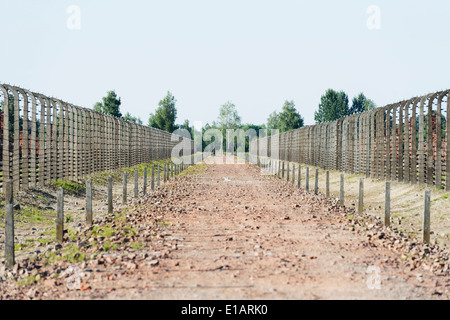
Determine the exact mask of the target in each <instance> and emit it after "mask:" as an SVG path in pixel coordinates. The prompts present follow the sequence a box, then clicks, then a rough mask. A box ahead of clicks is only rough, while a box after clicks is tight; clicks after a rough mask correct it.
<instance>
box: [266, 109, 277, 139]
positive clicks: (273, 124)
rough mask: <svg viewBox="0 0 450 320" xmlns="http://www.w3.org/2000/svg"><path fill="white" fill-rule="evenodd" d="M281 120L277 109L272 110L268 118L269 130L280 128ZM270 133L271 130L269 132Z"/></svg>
mask: <svg viewBox="0 0 450 320" xmlns="http://www.w3.org/2000/svg"><path fill="white" fill-rule="evenodd" d="M279 126H280V120H279V118H278V113H277V112H276V111H274V112H272V113H271V114H270V115H269V118H268V119H267V130H276V129H279ZM268 133H269V134H270V132H268Z"/></svg>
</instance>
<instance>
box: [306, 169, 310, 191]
mask: <svg viewBox="0 0 450 320" xmlns="http://www.w3.org/2000/svg"><path fill="white" fill-rule="evenodd" d="M305 189H306V191H309V167H306V181H305Z"/></svg>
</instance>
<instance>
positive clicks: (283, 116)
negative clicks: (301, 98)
mask: <svg viewBox="0 0 450 320" xmlns="http://www.w3.org/2000/svg"><path fill="white" fill-rule="evenodd" d="M278 121H279V129H280V132H287V131H291V130H295V129H299V128H301V127H303V126H304V122H305V121H304V119H303V117H302V116H301V115H300V114H299V113H298V111H297V109H295V104H294V101H285V103H284V105H283V109H282V110H281V112H280V113H279V114H278Z"/></svg>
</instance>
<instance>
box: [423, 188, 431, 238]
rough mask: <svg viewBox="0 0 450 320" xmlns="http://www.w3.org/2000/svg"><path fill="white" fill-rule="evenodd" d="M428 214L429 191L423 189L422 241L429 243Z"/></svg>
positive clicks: (429, 212) (429, 207)
mask: <svg viewBox="0 0 450 320" xmlns="http://www.w3.org/2000/svg"><path fill="white" fill-rule="evenodd" d="M430 214H431V192H430V190H429V189H427V190H425V208H424V217H423V241H424V242H425V243H430V220H431V219H430Z"/></svg>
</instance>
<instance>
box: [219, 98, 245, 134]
mask: <svg viewBox="0 0 450 320" xmlns="http://www.w3.org/2000/svg"><path fill="white" fill-rule="evenodd" d="M217 122H218V123H217V125H218V127H219V128H220V129H222V130H223V129H238V128H239V127H240V126H241V117H240V116H239V115H238V112H237V110H236V106H235V105H234V104H233V103H231V102H230V101H228V102H227V103H225V104H224V105H222V107H221V108H220V111H219V118H218V121H217Z"/></svg>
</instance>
